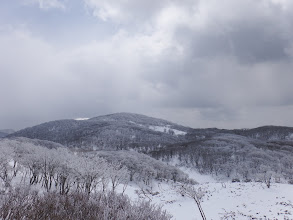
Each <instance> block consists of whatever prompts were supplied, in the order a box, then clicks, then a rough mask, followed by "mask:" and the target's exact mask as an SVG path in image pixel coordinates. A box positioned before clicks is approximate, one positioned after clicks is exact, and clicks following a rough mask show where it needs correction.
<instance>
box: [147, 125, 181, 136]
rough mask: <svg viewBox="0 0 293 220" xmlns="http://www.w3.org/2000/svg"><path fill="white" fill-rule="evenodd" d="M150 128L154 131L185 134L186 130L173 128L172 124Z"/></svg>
mask: <svg viewBox="0 0 293 220" xmlns="http://www.w3.org/2000/svg"><path fill="white" fill-rule="evenodd" d="M149 129H151V130H153V131H159V132H164V133H173V134H174V135H185V134H186V132H185V131H180V130H177V129H172V128H170V125H167V126H149Z"/></svg>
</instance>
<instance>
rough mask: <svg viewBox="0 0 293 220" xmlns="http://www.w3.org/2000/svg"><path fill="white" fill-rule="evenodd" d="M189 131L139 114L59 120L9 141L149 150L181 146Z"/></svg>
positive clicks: (16, 133) (16, 135) (37, 127)
mask: <svg viewBox="0 0 293 220" xmlns="http://www.w3.org/2000/svg"><path fill="white" fill-rule="evenodd" d="M191 131H192V129H191V128H187V127H184V126H180V125H177V124H175V123H172V122H168V121H165V120H162V119H156V118H152V117H148V116H144V115H139V114H131V113H117V114H111V115H105V116H99V117H95V118H91V119H88V120H59V121H52V122H47V123H44V124H40V125H37V126H34V127H31V128H26V129H23V130H20V131H18V132H15V133H13V134H11V135H9V137H27V138H33V139H34V138H36V139H41V140H48V141H54V142H57V143H60V144H63V145H65V146H67V147H71V148H83V149H128V148H139V149H143V150H152V149H153V148H156V147H158V146H166V145H168V144H173V143H178V142H184V141H185V137H184V136H185V134H187V133H189V132H191Z"/></svg>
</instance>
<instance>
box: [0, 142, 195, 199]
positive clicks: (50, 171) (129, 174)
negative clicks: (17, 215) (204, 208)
mask: <svg viewBox="0 0 293 220" xmlns="http://www.w3.org/2000/svg"><path fill="white" fill-rule="evenodd" d="M35 143H39V142H31V141H30V142H29V141H28V140H27V139H21V140H9V139H4V140H2V141H1V142H0V151H1V154H0V180H2V183H3V185H5V186H6V187H9V186H10V185H11V184H12V182H13V181H14V180H15V179H16V178H15V177H17V176H21V182H22V183H27V184H29V185H40V186H42V187H43V188H44V189H45V190H46V191H48V192H49V191H52V190H57V191H58V192H59V193H60V194H68V193H69V192H70V191H72V190H74V191H79V192H86V193H88V194H90V193H91V192H93V191H97V190H101V191H106V190H107V187H109V186H110V188H111V190H112V191H115V190H116V188H117V187H118V186H119V185H120V184H122V185H124V186H125V187H126V186H127V184H128V183H129V181H134V182H137V183H138V182H143V183H144V184H146V185H150V184H151V183H152V181H153V180H172V181H180V182H188V181H189V182H190V180H189V178H188V176H187V175H186V174H184V173H183V172H181V171H180V170H178V169H177V168H175V167H172V166H169V165H166V164H164V163H163V162H160V161H157V160H155V159H153V158H151V157H149V156H147V155H142V154H139V153H136V152H130V151H108V152H101V153H94V152H91V153H73V152H71V151H70V150H68V149H66V148H63V147H57V148H51V149H48V148H45V147H42V146H38V145H35ZM57 146H59V145H57ZM18 179H19V178H18Z"/></svg>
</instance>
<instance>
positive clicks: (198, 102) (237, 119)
mask: <svg viewBox="0 0 293 220" xmlns="http://www.w3.org/2000/svg"><path fill="white" fill-rule="evenodd" d="M56 2H58V1H56ZM62 2H63V1H62ZM64 2H65V3H66V7H67V6H70V2H69V1H64ZM64 2H63V3H64ZM65 3H64V4H65ZM84 4H85V5H86V7H87V8H86V9H87V10H89V12H90V14H89V15H88V16H93V17H91V19H96V21H97V22H104V23H103V28H104V27H105V26H107V25H109V26H111V28H109V29H107V33H106V34H107V37H103V38H102V39H101V38H99V37H97V36H94V35H93V36H89V35H86V33H90V32H87V31H86V32H85V33H84V36H83V33H77V36H78V37H79V38H83V37H84V38H85V39H91V40H89V41H88V42H87V43H86V44H84V43H83V44H79V45H76V44H74V45H69V46H68V42H66V43H67V46H66V47H60V45H62V42H58V44H54V43H52V42H51V41H47V40H44V39H48V38H50V36H47V35H46V36H45V37H42V31H41V30H40V29H39V26H37V27H34V26H30V25H24V27H23V26H22V28H19V26H13V25H12V26H9V21H7V26H5V27H1V28H0V48H1V50H0V93H1V95H2V96H1V97H2V99H1V109H0V128H9V127H12V128H17V129H18V128H22V127H25V126H30V125H34V124H37V123H40V122H44V121H48V120H54V119H61V118H75V117H76V118H77V117H93V116H96V115H100V114H107V113H113V112H120V111H129V112H138V113H143V114H147V115H152V116H156V117H161V118H165V119H169V120H173V121H176V122H178V123H183V124H186V125H189V126H193V127H229V128H231V127H253V126H258V125H263V124H279V125H289V126H290V125H291V126H293V121H292V120H291V119H290V115H291V112H292V106H293V96H292V95H291V94H293V89H292V86H291V82H292V80H293V75H292V73H291V70H292V68H293V65H292V58H293V57H292V55H293V49H292V48H293V40H292V39H293V38H292V36H293V31H292V30H293V28H292V26H293V25H292V24H293V22H292V21H293V20H292V19H291V18H292V14H293V13H292V12H293V4H292V3H291V2H290V1H285V0H282V1H277V0H261V1H254V0H239V1H237V2H236V1H235V0H225V1H216V0H207V1H191V0H186V1H175V0H174V1H169V0H166V1H165V0H164V1H159V2H158V1H144V0H141V1H127V3H125V2H123V1H96V0H85V1H84ZM69 8H70V7H69ZM23 10H26V8H24V9H23ZM38 13H40V12H38ZM46 13H50V12H48V11H47V12H46ZM52 13H53V12H52ZM54 13H56V12H54ZM59 13H64V15H63V16H67V15H66V13H71V12H70V10H68V11H66V12H65V11H62V10H60V11H59ZM84 13H87V11H86V10H85V11H84ZM92 13H93V15H92ZM59 16H60V17H62V15H59ZM70 16H74V15H70ZM25 22H28V24H30V23H29V20H28V21H25ZM40 22H42V20H40ZM43 25H45V26H46V25H49V24H47V23H46V22H45V23H44V24H43ZM56 25H58V24H56ZM68 25H69V28H70V25H71V26H72V24H70V23H69V24H68ZM103 30H104V29H101V31H103ZM109 30H115V31H113V32H111V31H109ZM64 31H66V30H64ZM97 33H98V31H97ZM101 34H105V33H104V32H103V33H101ZM72 37H74V36H72ZM60 41H61V39H60ZM68 41H69V42H70V41H71V40H70V39H68ZM49 42H51V43H49ZM80 42H84V41H82V40H81V41H80ZM64 44H65V42H64Z"/></svg>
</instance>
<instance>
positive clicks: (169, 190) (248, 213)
mask: <svg viewBox="0 0 293 220" xmlns="http://www.w3.org/2000/svg"><path fill="white" fill-rule="evenodd" d="M198 177H199V178H201V179H204V178H207V177H204V178H203V177H200V176H198ZM196 180H197V181H199V179H196ZM195 187H196V188H199V187H201V188H202V189H203V190H204V191H205V192H206V194H205V196H204V197H203V199H202V202H201V205H202V208H203V210H204V212H205V215H206V217H207V219H209V220H210V219H212V220H218V219H239V220H247V219H288V220H289V219H293V204H292V201H293V185H288V184H273V185H272V186H271V188H269V189H268V188H267V187H266V186H265V185H264V184H261V183H231V182H223V183H215V182H213V183H202V184H199V185H195ZM139 191H141V188H140V187H138V186H136V185H135V184H133V185H131V186H128V188H127V189H126V191H125V194H127V195H128V196H129V197H130V198H131V199H132V200H134V201H135V200H136V199H138V198H144V199H147V200H151V202H152V203H155V204H158V205H162V207H163V209H165V210H166V211H167V212H169V213H170V214H172V215H173V217H174V218H173V219H177V220H199V219H201V216H200V213H199V211H198V208H197V206H196V203H195V202H194V201H193V200H192V199H190V198H187V197H186V196H182V195H180V194H178V193H177V192H176V191H175V190H174V188H173V187H172V186H171V183H170V182H169V183H167V182H156V183H155V184H153V186H152V188H151V189H150V191H151V192H153V195H152V194H147V195H146V196H143V194H140V196H139V195H138V194H137V193H136V192H139ZM145 192H146V190H145ZM225 215H226V218H225V217H224V216H225ZM228 215H230V218H228V217H227V216H228Z"/></svg>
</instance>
